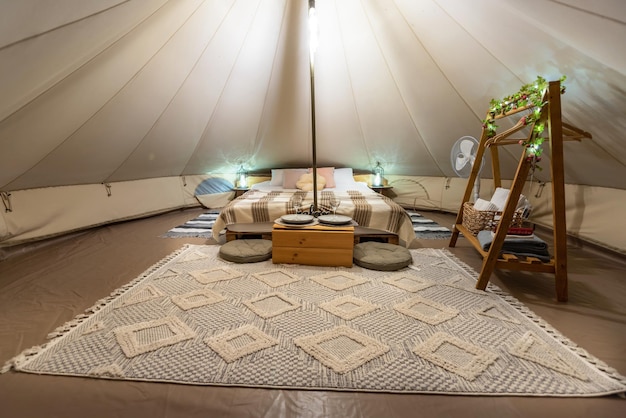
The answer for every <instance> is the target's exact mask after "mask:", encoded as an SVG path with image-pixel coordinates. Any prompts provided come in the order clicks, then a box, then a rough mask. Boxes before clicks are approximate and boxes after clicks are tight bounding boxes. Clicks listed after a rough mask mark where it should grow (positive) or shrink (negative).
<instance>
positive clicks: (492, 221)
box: [463, 202, 524, 236]
mask: <svg viewBox="0 0 626 418" xmlns="http://www.w3.org/2000/svg"><path fill="white" fill-rule="evenodd" d="M501 216H502V212H496V211H491V210H476V209H474V204H473V203H470V202H465V203H464V204H463V226H464V227H465V228H467V230H468V231H469V232H471V233H472V235H474V236H476V235H478V233H479V232H480V231H483V230H487V231H495V230H496V228H497V227H498V223H499V222H500V217H501ZM523 223H524V217H523V211H522V210H518V211H516V212H514V213H513V219H512V220H511V226H522V225H523Z"/></svg>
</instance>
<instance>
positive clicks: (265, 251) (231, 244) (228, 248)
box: [219, 239, 272, 263]
mask: <svg viewBox="0 0 626 418" xmlns="http://www.w3.org/2000/svg"><path fill="white" fill-rule="evenodd" d="M219 255H220V257H222V258H223V259H224V260H227V261H232V262H233V263H256V262H259V261H265V260H269V259H270V258H272V241H270V240H268V239H235V240H232V241H228V242H227V243H225V244H223V245H222V246H221V247H220V251H219Z"/></svg>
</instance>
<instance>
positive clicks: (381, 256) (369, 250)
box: [354, 241, 412, 271]
mask: <svg viewBox="0 0 626 418" xmlns="http://www.w3.org/2000/svg"><path fill="white" fill-rule="evenodd" d="M411 261H412V258H411V253H410V252H409V250H407V249H406V248H404V247H401V246H399V245H395V244H388V243H385V242H375V241H366V242H361V243H359V244H356V245H355V246H354V264H356V265H357V266H361V267H365V268H366V269H370V270H381V271H394V270H400V269H401V268H404V267H406V266H408V265H409V264H411Z"/></svg>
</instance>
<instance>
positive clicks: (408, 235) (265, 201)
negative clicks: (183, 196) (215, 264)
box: [213, 189, 415, 246]
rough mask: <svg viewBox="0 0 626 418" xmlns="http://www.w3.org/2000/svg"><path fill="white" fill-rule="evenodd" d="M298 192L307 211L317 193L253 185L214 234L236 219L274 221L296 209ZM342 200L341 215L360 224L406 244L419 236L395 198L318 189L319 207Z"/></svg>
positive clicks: (223, 213) (229, 209)
mask: <svg viewBox="0 0 626 418" xmlns="http://www.w3.org/2000/svg"><path fill="white" fill-rule="evenodd" d="M294 196H301V197H302V208H303V210H304V211H305V212H306V211H308V208H309V207H310V206H311V205H312V204H313V193H312V192H305V191H302V190H297V191H296V190H281V191H278V190H271V191H269V190H257V189H252V190H250V191H249V192H247V193H245V194H244V195H242V196H240V197H238V198H236V199H234V200H232V201H231V202H230V203H229V204H228V205H226V206H225V207H224V208H223V209H222V211H221V213H220V216H219V217H218V218H217V220H216V221H215V225H214V226H213V237H214V238H216V239H217V238H218V236H219V231H221V230H222V229H224V228H225V227H226V226H227V225H231V224H235V223H255V222H273V221H275V220H276V219H279V218H280V217H281V216H283V215H285V214H289V213H295V212H296V211H295V209H294V206H293V198H294ZM332 197H336V198H338V199H340V200H341V204H340V205H339V208H338V209H337V214H338V215H345V216H350V217H351V218H352V219H353V220H354V221H355V222H356V223H357V224H358V225H360V226H363V227H367V228H375V229H380V230H383V231H387V232H391V233H394V234H396V235H398V237H399V238H400V240H402V241H403V242H404V243H405V245H406V246H408V245H409V244H410V243H411V241H413V239H414V238H415V231H414V230H413V224H412V222H411V218H410V217H409V216H408V214H407V213H406V211H405V210H404V208H403V207H402V206H400V205H398V204H397V203H395V202H394V201H393V200H391V199H389V198H387V197H385V196H383V195H381V194H379V193H375V192H371V193H368V192H367V191H364V190H345V191H344V190H341V191H340V190H335V191H331V190H322V191H320V192H318V200H317V203H318V209H319V210H320V211H321V212H322V213H332V211H331V210H330V199H331V198H332Z"/></svg>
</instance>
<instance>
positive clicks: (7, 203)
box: [0, 192, 13, 212]
mask: <svg viewBox="0 0 626 418" xmlns="http://www.w3.org/2000/svg"><path fill="white" fill-rule="evenodd" d="M0 196H1V197H2V204H3V205H4V211H5V212H13V206H12V205H11V193H9V192H0Z"/></svg>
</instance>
